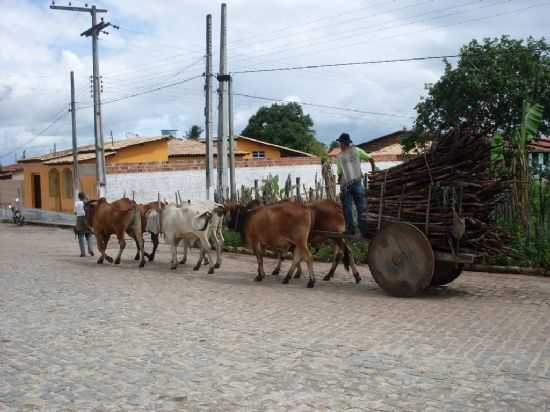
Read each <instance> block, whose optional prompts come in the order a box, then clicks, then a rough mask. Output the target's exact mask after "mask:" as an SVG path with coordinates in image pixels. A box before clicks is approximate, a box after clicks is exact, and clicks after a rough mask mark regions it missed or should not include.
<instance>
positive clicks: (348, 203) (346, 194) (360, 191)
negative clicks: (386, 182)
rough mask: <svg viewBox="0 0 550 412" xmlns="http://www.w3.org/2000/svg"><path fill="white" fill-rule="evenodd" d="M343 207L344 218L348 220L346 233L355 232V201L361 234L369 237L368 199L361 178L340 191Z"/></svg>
mask: <svg viewBox="0 0 550 412" xmlns="http://www.w3.org/2000/svg"><path fill="white" fill-rule="evenodd" d="M340 198H341V200H342V207H343V208H344V219H345V220H346V233H348V234H355V225H354V224H353V203H355V208H356V209H357V219H358V223H359V231H360V232H361V236H363V237H364V238H366V237H367V230H368V225H367V199H366V197H365V189H364V188H363V184H362V182H361V180H360V179H358V180H356V181H354V182H351V183H349V184H347V185H345V187H343V188H342V191H341V193H340Z"/></svg>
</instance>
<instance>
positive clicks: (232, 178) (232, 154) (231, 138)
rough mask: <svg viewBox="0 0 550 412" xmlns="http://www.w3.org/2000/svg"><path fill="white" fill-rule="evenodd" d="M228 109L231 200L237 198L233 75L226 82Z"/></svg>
mask: <svg viewBox="0 0 550 412" xmlns="http://www.w3.org/2000/svg"><path fill="white" fill-rule="evenodd" d="M228 86H229V87H228V92H227V94H228V97H229V98H228V111H229V187H230V188H231V200H236V199H237V186H236V184H235V139H234V136H235V132H234V130H233V77H231V76H230V77H229V84H228Z"/></svg>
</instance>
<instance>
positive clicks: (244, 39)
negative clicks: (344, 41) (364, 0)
mask: <svg viewBox="0 0 550 412" xmlns="http://www.w3.org/2000/svg"><path fill="white" fill-rule="evenodd" d="M386 3H387V0H382V1H377V2H375V3H374V4H369V5H368V6H362V7H359V8H355V9H351V10H347V11H344V12H341V13H339V14H336V15H334V14H331V15H328V16H323V17H319V18H315V19H313V20H308V21H305V22H302V23H301V24H292V25H289V26H284V27H281V28H279V29H275V30H272V31H267V32H265V31H264V32H261V33H255V34H251V35H248V36H246V37H238V38H237V39H235V40H232V41H230V42H228V44H229V45H232V44H235V43H239V44H241V45H242V44H243V43H245V44H246V43H251V41H250V40H254V41H255V42H257V41H258V40H259V39H262V38H264V37H266V36H269V35H271V34H275V33H282V32H289V31H290V32H292V30H293V29H296V28H297V26H298V27H299V28H300V29H303V28H304V27H306V26H311V25H314V24H315V23H317V22H320V21H323V20H329V19H330V20H331V21H332V22H333V23H331V24H330V25H333V24H335V23H334V20H335V19H338V18H339V17H342V16H345V15H347V14H352V13H353V14H355V13H357V12H359V11H361V10H366V9H371V8H372V7H373V6H377V5H378V4H386ZM344 21H346V20H344ZM321 27H324V26H321ZM301 31H303V30H299V31H298V33H300V32H301ZM295 34H297V33H291V35H295ZM271 40H272V38H269V39H268V40H262V43H263V42H265V41H271Z"/></svg>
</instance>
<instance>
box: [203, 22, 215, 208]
mask: <svg viewBox="0 0 550 412" xmlns="http://www.w3.org/2000/svg"><path fill="white" fill-rule="evenodd" d="M204 92H205V107H204V117H205V125H204V131H205V133H206V198H207V199H213V190H212V188H213V187H214V153H213V150H212V149H213V147H212V15H211V14H208V15H207V16H206V70H205V72H204Z"/></svg>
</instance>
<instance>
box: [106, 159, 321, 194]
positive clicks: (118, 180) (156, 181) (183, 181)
mask: <svg viewBox="0 0 550 412" xmlns="http://www.w3.org/2000/svg"><path fill="white" fill-rule="evenodd" d="M214 171H215V174H216V173H217V170H216V169H214ZM289 173H290V175H291V178H292V179H293V180H294V179H296V177H300V180H301V184H305V185H306V187H309V186H313V185H314V182H315V173H317V174H318V177H317V178H318V179H320V178H321V166H320V165H311V164H310V165H296V166H292V167H288V166H271V167H241V168H237V169H236V170H235V177H236V183H237V187H238V188H240V187H241V185H244V186H247V187H253V186H254V180H255V179H258V180H260V182H261V179H263V178H266V177H267V176H269V175H270V174H271V175H272V176H275V175H278V176H279V181H280V183H279V184H280V186H281V187H282V186H283V185H284V181H285V180H286V178H287V176H288V174H289ZM260 184H261V183H260ZM107 187H108V194H107V198H108V199H109V200H116V199H120V198H121V197H122V196H123V195H124V193H125V192H126V196H128V197H131V196H132V191H134V192H135V199H136V201H138V202H140V203H144V202H151V201H154V200H157V192H160V194H161V198H162V199H164V198H166V199H167V200H169V201H174V196H175V195H174V193H175V192H176V191H177V190H179V191H180V193H181V195H182V197H183V199H205V198H206V184H205V171H204V169H194V170H170V171H157V172H137V173H116V174H108V175H107Z"/></svg>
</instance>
